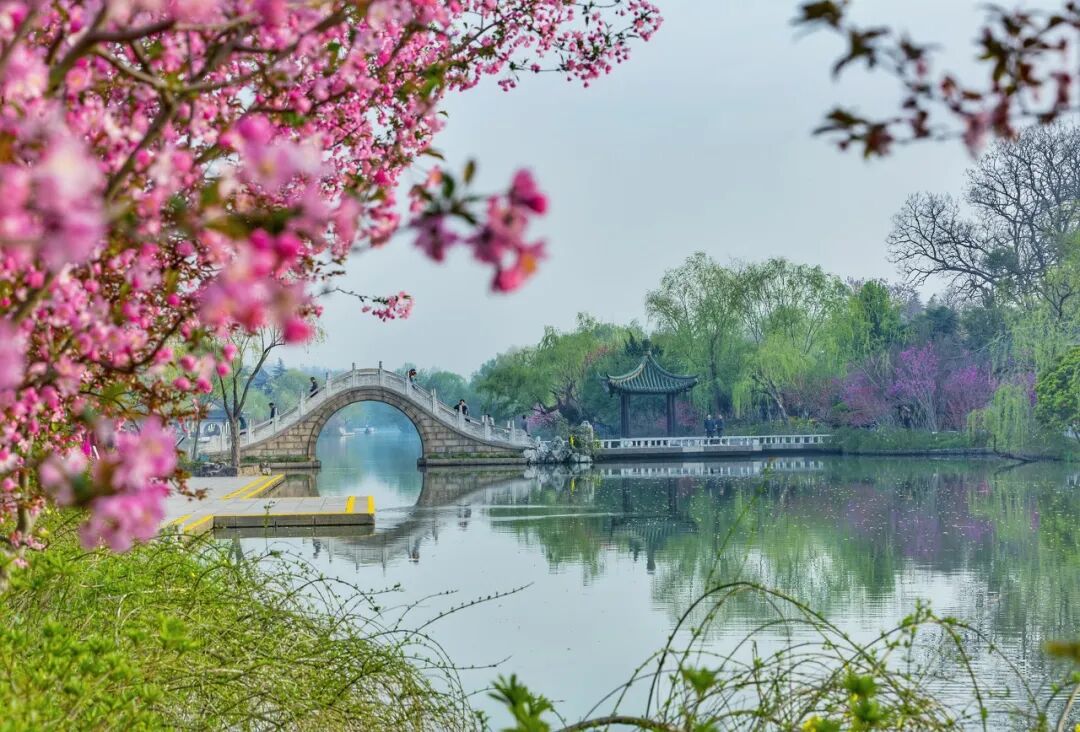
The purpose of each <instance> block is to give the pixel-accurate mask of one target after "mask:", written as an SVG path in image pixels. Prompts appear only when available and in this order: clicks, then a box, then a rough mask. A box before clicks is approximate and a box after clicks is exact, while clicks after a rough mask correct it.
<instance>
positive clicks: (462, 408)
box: [454, 399, 469, 417]
mask: <svg viewBox="0 0 1080 732" xmlns="http://www.w3.org/2000/svg"><path fill="white" fill-rule="evenodd" d="M454 408H455V409H456V410H457V411H458V412H460V413H461V416H462V417H468V416H469V405H468V404H466V403H465V400H464V399H458V403H457V406H456V407H454Z"/></svg>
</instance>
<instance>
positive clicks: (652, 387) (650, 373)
mask: <svg viewBox="0 0 1080 732" xmlns="http://www.w3.org/2000/svg"><path fill="white" fill-rule="evenodd" d="M697 381H698V380H697V377H696V376H680V375H679V374H673V373H671V372H670V371H668V370H667V369H665V368H664V367H663V366H661V365H660V364H659V363H657V362H656V359H655V358H654V357H653V355H652V351H649V352H648V353H646V354H645V357H644V358H643V359H641V363H639V364H638V365H637V367H636V368H634V370H633V371H630V372H628V373H625V374H623V375H622V376H611V375H610V374H609V375H608V376H607V378H606V380H605V383H606V384H607V388H608V392H610V393H612V394H618V395H619V399H620V400H621V405H620V409H619V417H620V422H621V428H620V433H621V435H622V436H623V437H629V436H630V397H631V396H659V395H663V396H664V397H665V399H666V405H667V434H668V435H669V436H670V435H672V434H674V432H675V396H676V395H677V394H681V393H683V392H685V391H690V390H691V389H693V388H694V386H696V385H697Z"/></svg>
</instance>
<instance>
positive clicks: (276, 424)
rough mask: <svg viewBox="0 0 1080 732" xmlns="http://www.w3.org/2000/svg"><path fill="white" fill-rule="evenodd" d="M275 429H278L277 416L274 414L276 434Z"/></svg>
mask: <svg viewBox="0 0 1080 732" xmlns="http://www.w3.org/2000/svg"><path fill="white" fill-rule="evenodd" d="M277 429H278V416H277V412H274V432H277Z"/></svg>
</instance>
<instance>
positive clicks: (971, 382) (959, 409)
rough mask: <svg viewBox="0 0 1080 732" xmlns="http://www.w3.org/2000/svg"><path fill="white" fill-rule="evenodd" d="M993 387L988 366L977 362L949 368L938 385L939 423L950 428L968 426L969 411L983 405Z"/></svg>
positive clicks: (958, 428)
mask: <svg viewBox="0 0 1080 732" xmlns="http://www.w3.org/2000/svg"><path fill="white" fill-rule="evenodd" d="M995 389H997V382H996V381H995V380H994V378H993V377H992V376H991V375H990V372H989V370H988V369H986V368H983V367H981V366H979V365H976V364H973V363H971V364H968V365H965V366H959V367H957V368H955V369H952V370H950V371H948V373H946V374H945V376H944V378H943V379H942V380H941V384H940V387H939V397H938V404H939V405H940V410H941V425H942V427H943V428H945V429H951V430H962V429H964V428H965V427H967V418H968V415H969V414H971V412H973V411H975V410H976V409H982V408H983V407H985V406H986V405H987V404H988V403H989V402H990V399H991V398H993V396H994V390H995Z"/></svg>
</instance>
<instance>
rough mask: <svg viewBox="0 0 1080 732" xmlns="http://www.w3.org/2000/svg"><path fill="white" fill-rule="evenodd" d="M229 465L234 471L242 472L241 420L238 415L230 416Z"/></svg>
mask: <svg viewBox="0 0 1080 732" xmlns="http://www.w3.org/2000/svg"><path fill="white" fill-rule="evenodd" d="M229 464H230V465H232V467H233V469H234V470H237V471H239V470H240V419H239V415H237V414H230V415H229Z"/></svg>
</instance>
